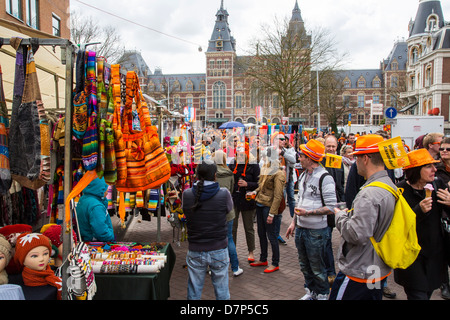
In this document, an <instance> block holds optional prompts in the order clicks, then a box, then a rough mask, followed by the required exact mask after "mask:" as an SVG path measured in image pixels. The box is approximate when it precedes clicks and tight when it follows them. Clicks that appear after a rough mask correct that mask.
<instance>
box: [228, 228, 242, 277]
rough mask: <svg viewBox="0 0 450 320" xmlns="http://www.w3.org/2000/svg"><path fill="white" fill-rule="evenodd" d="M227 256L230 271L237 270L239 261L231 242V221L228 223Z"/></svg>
mask: <svg viewBox="0 0 450 320" xmlns="http://www.w3.org/2000/svg"><path fill="white" fill-rule="evenodd" d="M227 236H228V255H229V256H230V264H231V271H233V272H236V271H238V269H239V260H238V256H237V252H236V244H235V243H234V240H233V220H231V221H228V234H227Z"/></svg>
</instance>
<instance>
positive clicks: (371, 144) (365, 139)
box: [353, 134, 384, 155]
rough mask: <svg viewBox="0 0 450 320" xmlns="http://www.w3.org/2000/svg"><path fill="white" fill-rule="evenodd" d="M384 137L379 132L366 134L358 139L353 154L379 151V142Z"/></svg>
mask: <svg viewBox="0 0 450 320" xmlns="http://www.w3.org/2000/svg"><path fill="white" fill-rule="evenodd" d="M383 141H384V139H383V137H382V136H380V135H378V134H366V135H363V136H360V137H359V138H358V139H356V144H355V151H354V152H353V155H358V154H366V153H375V152H379V149H378V143H380V142H383Z"/></svg>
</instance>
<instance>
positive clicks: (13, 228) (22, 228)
mask: <svg viewBox="0 0 450 320" xmlns="http://www.w3.org/2000/svg"><path fill="white" fill-rule="evenodd" d="M32 231H33V228H32V227H31V226H30V225H28V224H12V225H9V226H4V227H3V228H1V229H0V234H2V235H4V236H5V238H6V239H7V240H8V241H9V243H10V244H11V246H13V247H14V246H15V245H16V240H17V237H18V236H19V235H20V234H22V233H25V232H32Z"/></svg>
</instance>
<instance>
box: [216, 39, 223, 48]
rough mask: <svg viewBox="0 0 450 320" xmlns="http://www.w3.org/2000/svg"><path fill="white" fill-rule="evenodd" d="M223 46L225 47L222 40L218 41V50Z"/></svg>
mask: <svg viewBox="0 0 450 320" xmlns="http://www.w3.org/2000/svg"><path fill="white" fill-rule="evenodd" d="M222 46H223V42H222V41H221V40H219V41H216V47H217V48H222Z"/></svg>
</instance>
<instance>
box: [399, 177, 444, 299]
mask: <svg viewBox="0 0 450 320" xmlns="http://www.w3.org/2000/svg"><path fill="white" fill-rule="evenodd" d="M397 187H399V188H403V189H404V191H403V196H404V197H405V199H406V201H407V202H408V203H409V205H410V207H411V209H413V211H414V212H415V213H416V223H417V225H416V230H417V238H418V240H419V245H420V247H421V250H420V253H419V256H418V257H417V259H416V261H414V263H413V264H412V265H411V266H409V267H408V268H406V269H395V270H394V280H395V282H397V283H398V284H400V285H402V286H403V287H406V288H409V289H414V290H422V291H433V290H435V289H437V288H439V287H440V285H441V284H442V282H443V279H444V272H445V270H446V268H445V259H444V234H443V231H442V227H441V215H442V212H443V210H444V209H445V208H444V207H443V206H442V205H441V204H439V203H438V202H437V196H436V191H433V192H432V198H433V205H432V209H431V210H430V211H429V212H425V213H424V212H422V209H421V208H420V206H419V202H420V201H422V200H423V199H424V198H425V191H424V190H421V191H420V190H415V189H413V188H412V187H411V186H410V185H409V184H408V183H407V182H406V180H403V181H400V182H399V183H398V184H397ZM434 188H435V190H436V189H437V188H442V185H441V186H439V184H437V185H435V186H434Z"/></svg>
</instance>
